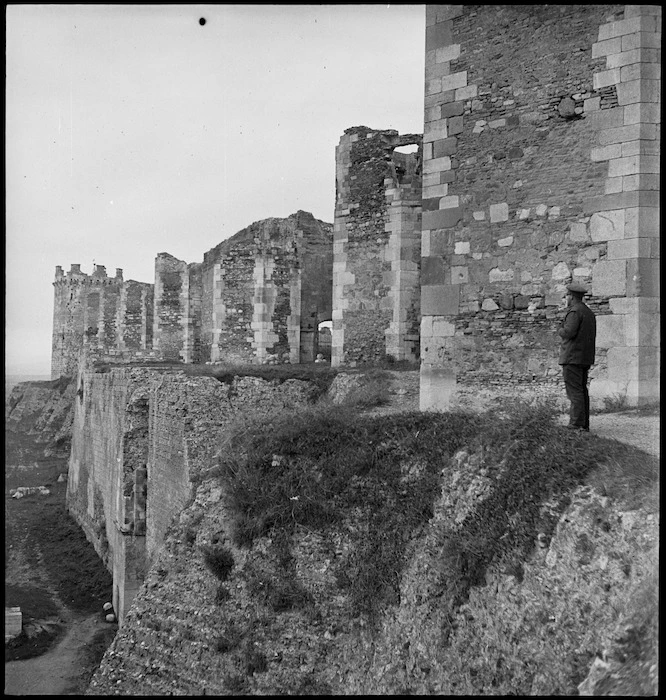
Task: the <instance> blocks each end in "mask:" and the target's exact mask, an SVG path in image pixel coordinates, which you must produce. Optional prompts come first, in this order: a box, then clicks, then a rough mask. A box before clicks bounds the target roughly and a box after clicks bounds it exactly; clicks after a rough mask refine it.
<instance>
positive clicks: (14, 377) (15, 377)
mask: <svg viewBox="0 0 666 700" xmlns="http://www.w3.org/2000/svg"><path fill="white" fill-rule="evenodd" d="M50 381H51V375H50V374H5V401H6V400H7V397H8V396H9V394H11V391H12V389H13V388H14V387H15V386H16V385H17V384H20V383H21V382H50Z"/></svg>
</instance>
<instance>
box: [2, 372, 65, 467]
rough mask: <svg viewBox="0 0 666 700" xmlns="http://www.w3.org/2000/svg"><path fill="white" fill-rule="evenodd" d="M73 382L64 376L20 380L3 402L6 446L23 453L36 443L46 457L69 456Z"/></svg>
mask: <svg viewBox="0 0 666 700" xmlns="http://www.w3.org/2000/svg"><path fill="white" fill-rule="evenodd" d="M75 395H76V389H75V383H74V382H73V381H71V380H69V379H67V378H62V379H57V380H53V381H32V382H22V383H20V384H17V385H16V386H15V387H13V389H12V391H11V393H10V394H9V396H8V397H7V400H6V402H5V431H6V432H5V438H6V440H7V447H8V449H12V450H15V451H17V452H18V453H19V454H21V453H22V452H25V450H26V449H27V447H26V445H24V446H21V445H20V443H21V442H25V441H26V439H27V443H29V444H30V445H32V443H36V444H37V445H38V447H40V448H43V450H44V454H45V455H46V456H54V457H64V458H66V457H67V456H68V455H69V448H70V444H71V433H72V420H73V415H74V411H73V409H74V396H75Z"/></svg>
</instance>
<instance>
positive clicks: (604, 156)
mask: <svg viewBox="0 0 666 700" xmlns="http://www.w3.org/2000/svg"><path fill="white" fill-rule="evenodd" d="M621 157H622V146H621V145H620V144H619V143H613V144H611V145H610V146H602V147H600V148H593V149H592V150H591V151H590V158H591V159H592V160H593V161H594V162H595V163H596V162H601V161H604V160H610V159H611V158H621Z"/></svg>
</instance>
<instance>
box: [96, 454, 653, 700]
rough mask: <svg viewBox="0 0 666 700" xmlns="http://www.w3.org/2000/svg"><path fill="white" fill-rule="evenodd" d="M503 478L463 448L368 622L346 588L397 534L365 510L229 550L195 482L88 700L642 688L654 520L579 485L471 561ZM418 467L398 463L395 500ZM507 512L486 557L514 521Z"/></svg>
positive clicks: (220, 506)
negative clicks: (513, 553) (515, 544)
mask: <svg viewBox="0 0 666 700" xmlns="http://www.w3.org/2000/svg"><path fill="white" fill-rule="evenodd" d="M393 449H400V447H399V444H396V445H394V446H393ZM534 459H535V460H539V459H540V457H539V455H538V454H535V456H534ZM276 460H277V462H279V461H280V456H279V455H277V456H276ZM513 468H514V466H513V465H512V463H511V460H510V459H507V460H504V461H503V462H501V463H500V464H496V465H490V464H487V463H486V462H485V456H484V454H483V452H474V451H469V450H458V451H457V452H456V453H455V454H453V455H452V456H451V457H450V459H449V460H448V462H446V463H444V464H443V465H442V471H441V478H440V480H439V485H438V490H437V493H438V495H437V496H436V498H435V500H434V505H433V512H432V517H430V518H429V519H428V520H427V521H426V522H425V524H424V525H423V526H422V527H420V528H417V529H416V530H413V531H411V532H409V533H405V537H406V541H405V542H404V549H403V551H404V553H405V555H404V556H405V563H404V566H403V567H402V569H401V570H400V571H396V572H395V575H396V577H397V579H396V581H394V582H391V583H390V585H389V584H388V583H387V586H386V590H384V589H381V587H380V588H378V589H377V596H378V598H381V599H382V604H381V605H380V606H379V608H378V613H377V614H376V615H367V614H365V613H364V612H363V611H361V612H359V610H358V608H356V607H355V606H354V604H353V600H352V597H353V596H352V594H351V593H350V591H353V588H354V583H355V582H354V580H352V579H354V577H356V580H358V579H359V578H360V577H362V576H363V575H365V574H364V568H363V561H362V559H363V557H364V556H365V555H366V554H367V551H366V550H365V549H364V546H363V544H362V543H363V541H364V538H365V539H369V538H370V537H374V540H373V541H375V542H377V543H379V544H381V543H382V542H388V540H390V539H391V538H393V537H395V535H396V533H395V532H393V531H390V529H389V528H388V527H386V523H382V522H377V520H376V519H373V518H372V516H371V509H369V508H368V506H367V504H364V503H363V502H360V503H359V504H358V506H357V507H355V508H352V509H351V510H350V511H349V512H348V513H347V516H346V517H345V520H344V522H342V523H341V524H339V525H338V526H335V527H324V528H319V529H317V528H306V527H302V526H298V525H296V526H295V527H294V528H293V529H292V530H291V534H290V535H289V536H288V537H286V538H285V537H283V536H280V535H279V534H278V533H277V532H276V531H271V532H270V533H269V534H267V535H264V536H261V537H257V538H255V539H254V541H253V543H252V545H251V546H244V547H238V546H236V545H235V544H234V539H233V537H232V529H233V528H232V520H233V518H232V517H231V513H230V510H229V506H228V503H227V500H226V499H225V496H224V492H223V489H222V487H221V485H220V482H219V480H218V479H215V478H209V479H205V480H204V481H202V482H201V483H200V484H199V485H198V487H197V489H196V493H195V497H194V499H193V501H192V503H191V505H190V506H189V507H188V508H186V509H185V510H183V511H182V513H181V514H180V515H179V516H178V517H177V518H176V519H175V521H174V522H173V523H172V526H171V528H170V529H169V531H168V532H167V535H166V539H165V543H164V547H163V549H162V551H161V553H160V554H159V556H158V558H157V560H156V562H155V564H154V565H153V567H152V568H151V570H150V572H149V573H148V576H147V578H146V580H145V582H144V585H143V587H142V589H141V590H140V592H139V593H138V595H137V597H136V598H135V600H134V603H133V605H132V608H131V610H130V611H129V613H128V615H127V617H126V621H125V623H124V625H123V627H122V628H121V629H120V630H119V632H118V635H117V636H116V639H115V640H114V642H113V644H112V645H111V647H110V648H109V650H108V651H107V653H106V655H105V657H104V659H103V662H102V664H101V666H100V668H99V670H98V671H97V673H96V674H95V676H94V678H93V680H92V683H91V685H90V688H89V690H88V694H91V695H134V694H155V695H166V694H185V695H203V694H222V695H227V694H250V695H262V694H340V695H344V694H351V693H354V694H393V693H407V694H454V695H459V694H471V695H479V694H489V695H490V694H520V695H542V694H569V695H570V694H576V692H577V691H578V692H580V693H581V694H598V693H599V692H600V691H605V692H606V694H613V692H612V690H613V688H617V687H618V684H621V683H625V685H623V686H622V688H623V690H624V692H627V693H628V694H648V695H650V694H655V693H656V689H657V666H656V622H655V620H654V619H652V618H650V617H649V614H648V617H647V618H646V613H645V611H646V610H648V611H649V610H650V609H656V608H655V607H653V608H650V606H649V605H644V603H645V601H649V599H650V596H652V597H654V596H655V595H656V590H657V587H656V576H657V573H656V572H657V568H656V567H657V552H658V549H657V547H658V527H659V516H658V512H657V509H656V508H645V507H641V508H637V507H634V506H632V505H631V504H627V503H623V502H621V501H618V500H613V499H612V498H610V497H609V496H607V495H602V490H601V489H600V488H599V487H598V486H597V487H596V488H595V487H592V486H590V485H579V486H578V487H576V488H574V489H571V490H570V491H568V492H567V493H566V494H564V495H563V497H562V498H552V499H549V498H545V497H544V498H543V500H540V501H539V505H538V513H539V515H538V522H539V523H541V527H540V531H538V532H536V533H535V537H534V540H533V542H532V543H531V545H530V546H529V547H528V548H527V550H526V551H525V556H524V557H523V559H522V560H516V558H515V557H514V558H511V557H506V556H497V557H494V556H492V555H490V557H489V560H488V562H487V564H484V565H483V566H481V567H479V566H476V567H472V566H471V565H470V553H471V555H474V552H473V550H472V549H471V548H470V546H466V548H465V547H461V544H460V543H461V542H463V541H464V539H461V536H463V535H464V534H465V533H466V532H470V531H471V530H473V529H474V527H475V525H474V523H475V520H478V518H479V514H481V513H482V512H483V510H484V509H488V508H490V507H491V506H490V505H489V504H492V503H493V498H494V494H495V493H496V492H497V489H498V484H501V483H503V480H506V479H507V478H508V477H511V475H512V469H513ZM422 469H423V465H422V464H419V463H418V461H415V460H413V459H410V457H409V456H408V455H405V459H404V461H403V463H402V465H401V476H400V483H401V484H402V485H403V486H404V489H405V490H406V491H407V490H409V489H410V488H411V487H412V486H413V484H414V483H416V481H417V480H418V478H419V473H420V471H421V470H422ZM561 495H562V494H561ZM294 499H297V496H294ZM505 515H506V518H505V522H504V524H503V526H502V527H503V528H504V535H498V536H497V539H496V546H497V547H498V548H502V547H503V546H504V544H503V542H504V541H505V539H504V538H507V537H508V538H509V540H510V539H511V538H512V537H514V536H515V534H516V532H517V530H516V527H514V526H515V523H517V522H518V521H520V519H521V513H520V512H515V513H512V512H506V513H505ZM383 528H386V530H385V531H384V532H382V529H383ZM477 530H478V527H477ZM477 534H479V533H477ZM481 534H482V533H481ZM497 534H498V533H495V535H497ZM489 536H490V535H489ZM493 536H494V535H493ZM216 552H217V553H218V554H220V553H223V554H224V556H221V555H220V556H218V557H217V558H216V557H215V553H216ZM343 584H344V585H343ZM394 584H395V585H394ZM389 589H390V591H393V592H392V593H391V595H388V594H386V591H388V590H389ZM390 591H389V592H390ZM396 592H397V595H396ZM653 602H654V601H653ZM650 639H654V640H655V643H654V644H653V645H651V644H650V643H649V640H650ZM646 640H647V643H646ZM591 666H592V671H591V672H590V667H591ZM622 679H624V680H622Z"/></svg>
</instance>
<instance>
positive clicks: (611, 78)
mask: <svg viewBox="0 0 666 700" xmlns="http://www.w3.org/2000/svg"><path fill="white" fill-rule="evenodd" d="M619 82H620V69H619V68H613V69H611V70H605V71H601V73H595V74H594V76H593V77H592V86H593V88H594V89H595V90H600V89H601V88H605V87H608V86H609V85H617V83H619Z"/></svg>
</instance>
